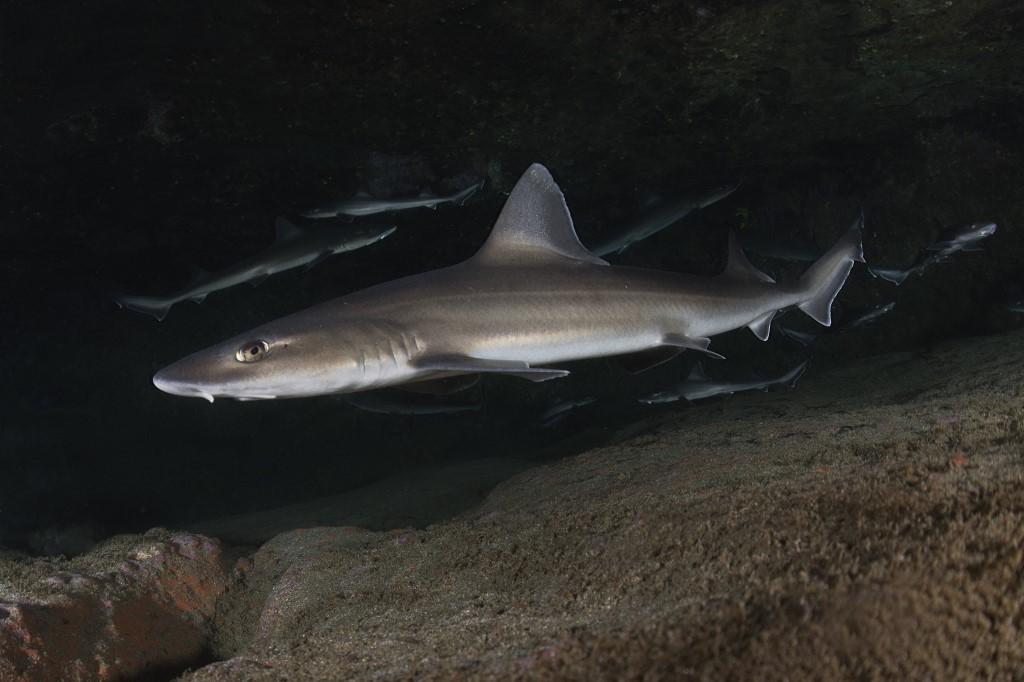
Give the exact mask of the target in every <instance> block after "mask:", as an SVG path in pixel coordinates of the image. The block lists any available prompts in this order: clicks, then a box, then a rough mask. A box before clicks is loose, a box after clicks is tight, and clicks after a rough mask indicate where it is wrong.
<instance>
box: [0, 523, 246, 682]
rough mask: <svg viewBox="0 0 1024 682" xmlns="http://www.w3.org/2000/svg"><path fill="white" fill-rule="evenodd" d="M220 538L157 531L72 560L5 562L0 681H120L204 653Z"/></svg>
mask: <svg viewBox="0 0 1024 682" xmlns="http://www.w3.org/2000/svg"><path fill="white" fill-rule="evenodd" d="M226 568H227V566H226V563H225V561H224V557H223V556H222V552H221V547H220V544H219V542H217V541H215V540H211V539H209V538H206V537H203V536H200V535H189V534H183V533H179V534H170V533H167V532H164V531H151V532H150V533H147V534H146V535H144V536H141V537H139V536H124V537H120V538H115V539H113V540H111V541H109V542H107V543H105V544H104V545H102V546H101V547H99V548H97V549H95V550H94V551H93V552H90V553H89V554H87V555H85V556H83V557H79V558H76V559H74V560H71V561H63V560H61V561H53V560H51V561H42V560H36V561H34V562H26V561H22V562H18V563H15V562H0V680H3V681H4V682H8V681H11V682H14V681H17V682H36V681H38V682H51V681H53V680H118V679H125V678H130V677H134V676H137V675H140V674H143V673H146V672H151V671H153V670H155V669H168V670H173V669H175V668H177V669H184V668H185V667H186V666H187V665H189V664H190V663H193V662H195V661H197V660H199V659H201V658H202V656H203V654H204V651H205V650H206V642H207V631H208V628H207V626H208V623H209V621H210V619H211V618H212V616H213V614H214V610H215V605H216V602H217V599H218V598H219V597H220V595H221V594H222V593H223V592H224V589H225V586H226V584H227V575H228V573H227V570H226Z"/></svg>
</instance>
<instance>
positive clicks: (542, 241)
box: [474, 163, 608, 265]
mask: <svg viewBox="0 0 1024 682" xmlns="http://www.w3.org/2000/svg"><path fill="white" fill-rule="evenodd" d="M551 256H561V257H562V258H569V259H572V260H577V261H581V262H585V263H593V264H596V265H608V263H607V261H604V260H602V259H601V258H598V257H597V256H595V255H594V254H592V253H591V252H590V251H588V250H587V248H586V247H585V246H583V244H581V243H580V240H579V237H577V236H576V230H575V228H574V227H573V225H572V216H570V215H569V209H568V207H566V205H565V197H564V196H562V190H560V189H559V188H558V185H557V184H555V181H554V179H553V178H552V177H551V173H549V172H548V169H547V168H545V167H544V166H542V165H540V164H539V163H535V164H533V165H532V166H530V167H529V168H527V169H526V172H525V173H523V176H522V177H521V178H519V182H517V183H516V186H515V187H514V188H513V189H512V193H511V194H510V195H509V197H508V200H507V201H506V202H505V207H504V208H502V209H501V215H499V216H498V221H497V222H496V223H494V227H493V228H492V229H491V236H490V237H488V238H487V241H486V242H484V245H483V246H482V247H481V248H480V250H479V251H477V253H476V256H474V260H476V261H478V262H481V261H482V262H489V263H503V262H511V261H523V260H536V259H543V258H548V257H551Z"/></svg>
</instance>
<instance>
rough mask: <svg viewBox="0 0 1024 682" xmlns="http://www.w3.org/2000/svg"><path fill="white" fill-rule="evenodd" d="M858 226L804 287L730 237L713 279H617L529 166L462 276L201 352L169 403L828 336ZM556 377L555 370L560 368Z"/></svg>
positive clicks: (381, 294) (413, 279)
mask: <svg viewBox="0 0 1024 682" xmlns="http://www.w3.org/2000/svg"><path fill="white" fill-rule="evenodd" d="M862 222H863V221H862V219H858V220H856V221H855V222H854V224H853V226H852V227H851V228H850V229H849V230H848V231H847V232H846V233H845V234H844V235H843V236H842V237H841V238H840V239H839V240H838V241H837V242H836V244H835V245H834V246H833V247H832V248H831V249H830V250H829V251H827V252H826V253H825V254H824V255H823V256H822V257H821V259H819V260H818V261H817V262H815V263H814V264H813V265H811V266H810V268H808V269H807V271H806V272H805V273H804V274H803V276H802V277H801V278H800V279H799V280H798V281H796V282H792V283H784V284H777V283H775V282H774V281H773V280H772V279H771V278H770V277H769V276H768V275H765V274H764V273H762V272H759V271H758V270H756V269H755V268H754V267H753V265H751V264H750V262H749V261H748V260H747V259H746V257H745V256H744V255H743V253H742V251H741V250H740V249H739V247H738V242H737V240H736V239H735V238H731V239H730V248H731V251H730V258H729V261H728V263H727V265H726V268H725V271H724V273H723V274H722V275H720V276H718V277H712V278H707V277H698V276H694V275H686V274H678V273H673V272H665V271H658V270H647V269H640V268H628V267H618V266H612V265H609V264H608V263H607V261H605V260H603V259H602V258H600V257H598V256H596V255H594V254H593V253H591V252H590V251H588V250H587V249H586V248H585V247H584V246H583V245H582V244H581V243H580V240H579V237H578V236H577V235H576V230H575V228H574V226H573V222H572V217H571V216H570V214H569V209H568V207H567V206H566V203H565V198H564V196H563V195H562V192H561V190H560V189H559V187H558V185H557V184H556V183H555V181H554V179H553V178H552V177H551V174H550V173H549V172H548V170H547V169H546V168H545V167H544V166H542V165H540V164H534V165H532V166H530V167H529V168H528V169H527V170H526V172H525V173H524V174H523V175H522V177H520V179H519V181H518V182H517V183H516V185H515V187H514V188H513V190H512V192H511V193H510V195H509V197H508V199H507V200H506V202H505V205H504V207H503V208H502V210H501V213H500V214H499V215H498V219H497V222H496V223H495V224H494V226H493V228H492V230H491V233H490V235H489V236H488V238H487V240H486V241H485V242H484V244H483V246H481V247H480V248H479V250H478V251H477V252H476V253H475V254H474V255H473V256H471V257H470V258H469V259H468V260H466V261H463V262H461V263H458V264H455V265H452V266H448V267H444V268H441V269H438V270H431V271H427V272H422V273H419V274H415V275H410V276H407V277H403V278H400V279H396V280H391V281H388V282H383V283H381V284H378V285H375V286H372V287H369V288H367V289H363V290H361V291H356V292H353V293H350V294H346V295H344V296H341V297H339V298H335V299H333V300H330V301H327V302H325V303H321V304H319V305H316V306H313V307H312V308H308V309H306V310H302V311H299V312H297V313H294V314H292V315H288V316H286V317H283V318H279V319H277V320H273V321H270V322H267V323H266V324H263V325H260V326H257V327H255V328H254V329H250V330H249V331H246V332H244V333H242V334H238V335H236V336H233V337H231V338H229V339H227V340H225V341H222V342H220V343H217V344H215V345H213V346H210V347H208V348H206V349H204V350H200V351H198V352H195V353H192V354H191V355H188V356H186V357H184V358H183V359H181V360H178V361H177V362H174V363H172V364H170V365H168V366H167V367H164V368H163V369H161V370H160V371H158V372H157V373H156V374H155V375H154V376H153V383H154V384H155V385H156V387H157V388H158V389H160V390H162V391H164V392H167V393H171V394H174V395H179V396H186V397H195V398H203V399H205V400H208V401H210V402H213V401H214V399H215V398H233V399H237V400H269V399H275V398H299V397H308V396H317V395H327V394H339V393H354V392H358V391H363V390H369V389H373V388H382V387H385V386H415V387H418V388H420V389H421V390H422V384H423V383H424V382H431V381H438V380H442V381H443V380H445V379H449V378H451V377H459V376H464V375H498V376H509V377H517V378H522V379H527V380H531V381H547V380H550V379H556V378H560V377H564V376H567V375H568V374H569V372H568V371H567V370H565V369H561V368H558V367H557V364H558V363H561V362H567V361H572V360H582V359H587V358H596V357H606V356H616V355H629V354H633V355H636V354H643V355H646V356H647V357H648V358H649V360H650V362H651V364H652V365H653V364H658V363H660V362H663V361H664V360H665V358H666V357H672V356H674V355H677V354H678V353H680V352H682V351H684V350H690V349H692V350H695V351H699V352H705V353H707V352H713V351H710V349H709V345H710V343H711V339H710V337H712V336H714V335H716V334H722V333H724V332H727V331H730V330H733V329H740V328H743V327H748V328H750V329H751V330H752V331H753V332H754V334H755V335H757V337H758V338H761V339H767V338H768V334H769V331H770V329H771V321H772V318H773V317H774V316H775V314H776V312H778V311H779V310H781V309H784V308H789V307H792V306H795V307H797V308H799V309H800V310H802V311H803V312H805V313H806V314H808V315H809V316H811V317H812V318H813V319H815V320H816V321H818V322H819V323H820V324H823V325H826V326H827V325H830V324H831V320H832V317H831V306H832V301H833V299H835V297H836V295H837V294H838V293H839V290H840V289H841V288H842V287H843V284H844V283H845V282H846V279H847V276H848V275H849V273H850V270H851V269H852V268H853V265H854V263H855V262H857V261H863V250H862V247H861V224H862ZM553 365H555V366H553Z"/></svg>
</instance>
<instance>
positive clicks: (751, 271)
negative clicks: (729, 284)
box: [722, 231, 775, 284]
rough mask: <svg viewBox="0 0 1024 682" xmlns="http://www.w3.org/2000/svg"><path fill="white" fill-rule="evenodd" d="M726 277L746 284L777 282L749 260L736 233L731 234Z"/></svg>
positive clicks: (724, 273)
mask: <svg viewBox="0 0 1024 682" xmlns="http://www.w3.org/2000/svg"><path fill="white" fill-rule="evenodd" d="M722 274H723V275H724V276H726V277H728V278H730V279H734V280H739V281H744V282H767V283H768V284H775V280H774V279H772V278H771V277H770V276H769V275H766V274H765V273H763V272H761V271H760V270H758V269H757V268H755V267H754V265H753V264H752V263H751V262H750V261H749V260H748V259H747V256H746V254H745V253H743V248H742V247H741V246H740V240H739V238H738V237H737V236H736V232H735V231H732V232H730V233H729V262H728V263H727V264H726V266H725V272H723V273H722Z"/></svg>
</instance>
